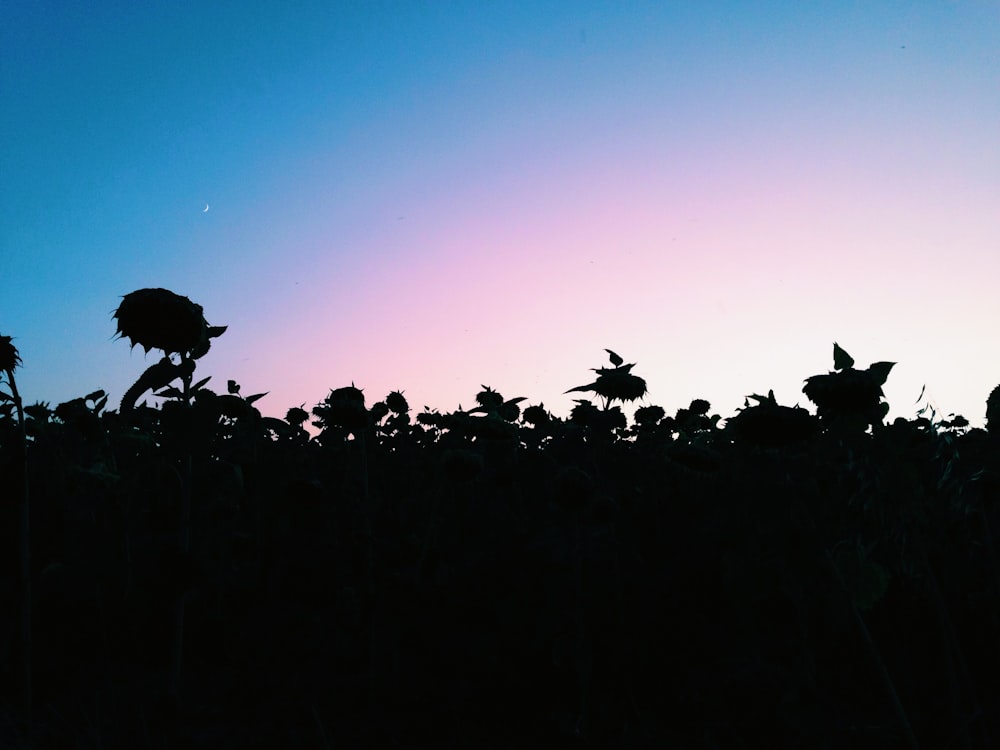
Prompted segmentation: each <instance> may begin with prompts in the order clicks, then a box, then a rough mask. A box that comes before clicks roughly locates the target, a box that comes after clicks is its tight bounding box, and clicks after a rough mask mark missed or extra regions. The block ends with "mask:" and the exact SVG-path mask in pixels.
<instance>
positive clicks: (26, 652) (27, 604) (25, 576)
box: [6, 368, 32, 717]
mask: <svg viewBox="0 0 1000 750" xmlns="http://www.w3.org/2000/svg"><path fill="white" fill-rule="evenodd" d="M6 374H7V380H8V382H9V383H10V392H11V395H12V396H13V397H14V408H15V409H17V421H18V425H19V433H20V435H19V437H20V440H19V441H18V453H19V455H18V459H19V462H20V464H21V493H20V496H19V498H18V500H19V503H18V505H19V507H18V556H17V560H18V582H19V584H20V594H21V601H20V623H19V640H20V654H19V656H20V665H19V667H20V669H19V673H20V682H21V684H20V692H21V707H22V709H23V710H24V715H25V716H26V717H27V716H28V715H30V713H31V697H32V670H31V510H30V503H29V482H28V479H29V475H28V433H27V430H26V429H25V425H24V404H23V403H22V402H21V394H20V393H18V392H17V382H16V381H15V380H14V370H13V368H11V369H10V370H7V371H6Z"/></svg>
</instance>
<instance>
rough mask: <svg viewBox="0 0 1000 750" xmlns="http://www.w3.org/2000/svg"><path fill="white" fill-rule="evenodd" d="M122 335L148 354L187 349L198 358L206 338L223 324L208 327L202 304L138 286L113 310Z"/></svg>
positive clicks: (202, 351) (165, 290)
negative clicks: (155, 351) (152, 351)
mask: <svg viewBox="0 0 1000 750" xmlns="http://www.w3.org/2000/svg"><path fill="white" fill-rule="evenodd" d="M113 317H115V318H116V319H117V320H118V330H117V331H116V332H115V333H116V334H117V335H118V336H119V337H121V338H128V339H130V340H131V342H132V346H135V345H136V344H138V345H139V346H141V347H142V348H143V349H144V350H145V351H146V352H147V353H148V352H149V350H150V349H160V350H162V351H163V352H164V353H165V354H173V353H181V352H190V353H191V354H192V356H193V357H194V358H195V359H197V358H198V357H200V356H202V355H204V354H205V353H206V352H207V351H208V345H209V338H212V337H214V336H218V335H220V334H221V333H222V332H223V331H225V327H215V328H213V327H210V326H209V325H208V322H207V321H206V320H205V313H204V310H203V308H202V306H201V305H199V304H197V303H195V302H192V301H191V300H190V299H188V298H187V297H182V296H181V295H179V294H174V293H173V292H171V291H170V290H168V289H159V288H157V289H139V290H137V291H135V292H132V293H130V294H126V295H125V296H124V297H123V298H122V302H121V304H120V305H119V306H118V309H117V310H115V313H114V316H113Z"/></svg>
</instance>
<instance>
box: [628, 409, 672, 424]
mask: <svg viewBox="0 0 1000 750" xmlns="http://www.w3.org/2000/svg"><path fill="white" fill-rule="evenodd" d="M666 414H667V413H666V412H665V411H664V410H663V407H662V406H655V405H654V406H640V407H639V408H638V409H636V410H635V414H634V415H633V419H635V423H636V424H637V425H639V426H641V427H652V426H653V425H655V424H656V423H657V422H659V421H660V420H661V419H663V417H665V416H666Z"/></svg>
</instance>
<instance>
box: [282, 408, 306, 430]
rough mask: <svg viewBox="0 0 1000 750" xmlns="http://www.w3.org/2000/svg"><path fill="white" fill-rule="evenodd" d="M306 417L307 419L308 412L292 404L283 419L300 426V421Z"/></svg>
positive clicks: (303, 420)
mask: <svg viewBox="0 0 1000 750" xmlns="http://www.w3.org/2000/svg"><path fill="white" fill-rule="evenodd" d="M307 419H309V412H307V411H306V410H305V409H300V408H299V407H298V406H293V407H292V408H291V409H289V410H288V412H287V413H286V414H285V421H286V422H288V424H290V425H294V426H296V427H301V426H302V423H303V422H305V421H306V420H307Z"/></svg>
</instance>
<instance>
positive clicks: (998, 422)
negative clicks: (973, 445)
mask: <svg viewBox="0 0 1000 750" xmlns="http://www.w3.org/2000/svg"><path fill="white" fill-rule="evenodd" d="M986 429H987V430H988V431H989V432H991V433H993V434H1000V385H998V386H997V387H996V388H994V389H993V392H992V393H990V397H989V398H988V399H986Z"/></svg>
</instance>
